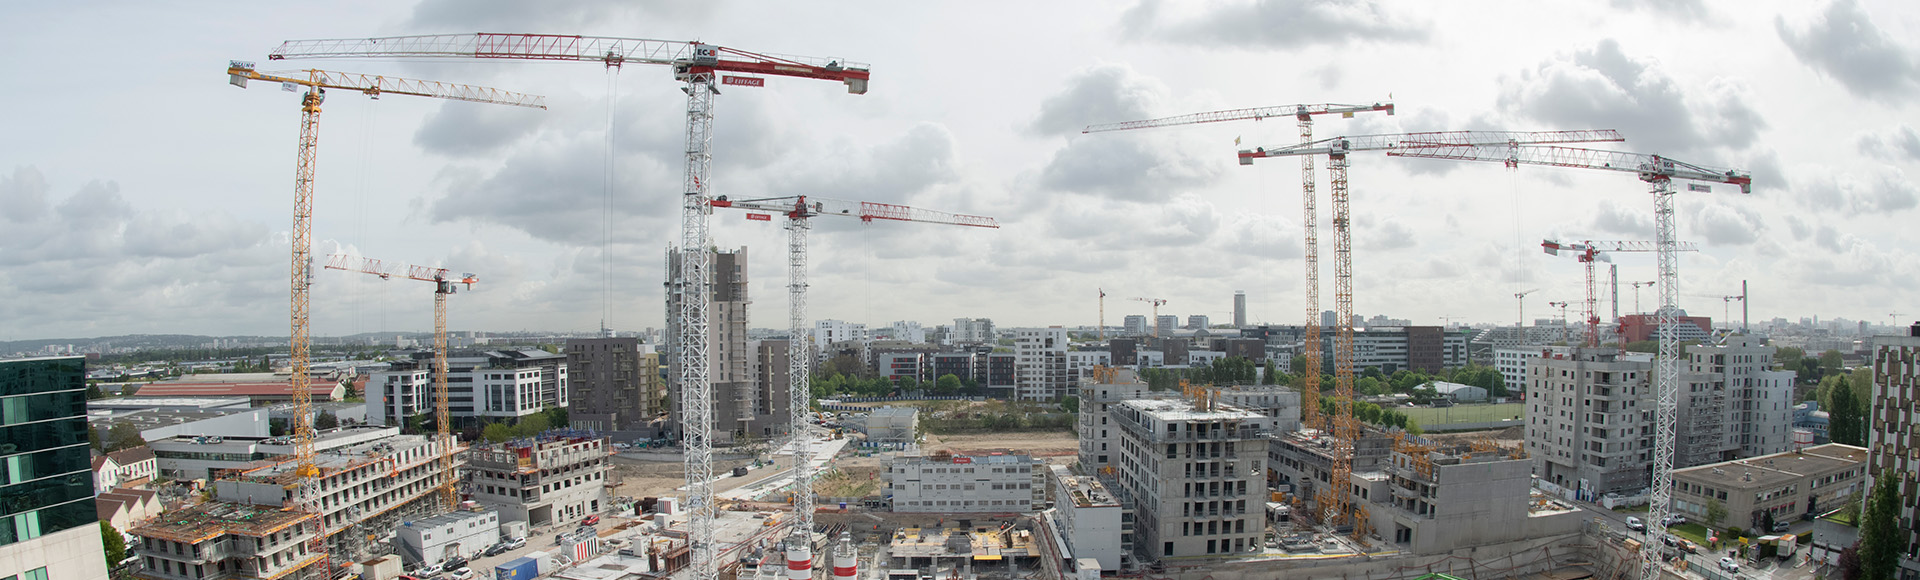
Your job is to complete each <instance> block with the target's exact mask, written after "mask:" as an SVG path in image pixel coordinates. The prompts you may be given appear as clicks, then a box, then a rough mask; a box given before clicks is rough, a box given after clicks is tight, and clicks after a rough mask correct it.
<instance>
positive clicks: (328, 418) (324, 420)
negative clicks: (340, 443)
mask: <svg viewBox="0 0 1920 580" xmlns="http://www.w3.org/2000/svg"><path fill="white" fill-rule="evenodd" d="M339 426H340V416H338V415H335V414H333V411H321V412H320V414H319V415H318V416H315V417H314V418H313V428H315V429H333V428H335V427H339Z"/></svg>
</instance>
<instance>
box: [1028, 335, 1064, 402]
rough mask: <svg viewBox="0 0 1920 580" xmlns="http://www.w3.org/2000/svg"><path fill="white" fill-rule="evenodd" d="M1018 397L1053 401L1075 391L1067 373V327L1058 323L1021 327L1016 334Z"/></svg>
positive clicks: (1029, 399)
mask: <svg viewBox="0 0 1920 580" xmlns="http://www.w3.org/2000/svg"><path fill="white" fill-rule="evenodd" d="M1013 355H1014V363H1013V364H1014V376H1013V381H1014V382H1013V389H1014V397H1015V398H1017V399H1019V400H1022V401H1053V400H1058V399H1059V398H1061V397H1064V396H1067V395H1069V394H1072V393H1071V392H1070V391H1069V389H1071V388H1073V385H1074V382H1073V376H1072V375H1071V374H1069V373H1068V372H1067V330H1066V329H1064V328H1061V327H1058V326H1050V327H1047V328H1036V329H1021V330H1019V331H1016V332H1015V333H1014V337H1013Z"/></svg>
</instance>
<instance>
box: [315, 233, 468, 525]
mask: <svg viewBox="0 0 1920 580" xmlns="http://www.w3.org/2000/svg"><path fill="white" fill-rule="evenodd" d="M327 268H329V269H333V270H346V271H348V272H360V273H363V274H372V275H375V276H379V277H380V279H382V280H386V279H391V278H393V277H395V276H398V277H401V278H406V279H408V280H419V281H421V282H432V283H433V284H434V286H433V414H434V416H435V418H436V421H435V422H436V424H437V425H438V427H439V433H438V437H439V439H440V444H441V446H442V449H446V450H449V452H448V453H445V454H442V455H441V457H440V469H441V478H440V499H441V502H442V504H443V505H445V506H446V509H449V510H451V509H453V507H454V504H456V503H458V501H457V500H458V498H456V497H454V484H453V482H454V481H455V480H456V479H458V478H457V477H456V474H455V473H454V472H453V453H451V450H452V449H453V448H454V447H455V444H454V440H453V433H452V415H450V414H449V409H448V408H447V296H450V295H452V294H454V292H455V291H456V290H458V289H457V288H455V287H454V284H464V285H466V287H467V289H468V290H472V289H473V285H474V284H475V283H477V282H479V281H480V278H479V277H478V276H474V275H473V274H461V275H460V277H459V278H454V277H453V276H451V275H449V274H448V272H447V269H446V268H431V267H427V266H407V267H406V271H405V272H400V271H397V269H395V270H389V269H388V268H387V267H386V264H385V263H383V262H381V261H380V260H376V259H373V258H355V257H354V256H349V255H347V254H334V255H332V256H328V257H327Z"/></svg>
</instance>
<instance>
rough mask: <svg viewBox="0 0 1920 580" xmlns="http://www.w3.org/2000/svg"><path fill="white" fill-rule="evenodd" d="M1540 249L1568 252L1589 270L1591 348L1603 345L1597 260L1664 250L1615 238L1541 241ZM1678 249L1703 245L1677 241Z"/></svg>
mask: <svg viewBox="0 0 1920 580" xmlns="http://www.w3.org/2000/svg"><path fill="white" fill-rule="evenodd" d="M1540 248H1541V249H1542V250H1544V251H1545V252H1546V253H1548V254H1551V255H1555V256H1560V255H1566V256H1569V257H1572V258H1574V259H1576V260H1579V261H1580V263H1581V264H1582V265H1584V266H1586V270H1587V312H1586V323H1587V336H1586V341H1587V342H1586V345H1587V348H1596V347H1599V346H1600V313H1599V311H1598V307H1599V300H1598V295H1597V294H1595V293H1594V284H1593V263H1594V262H1596V261H1600V262H1609V263H1611V262H1613V258H1612V257H1610V256H1608V254H1611V253H1613V252H1656V251H1659V249H1660V248H1659V244H1657V243H1655V242H1615V241H1606V242H1595V241H1591V240H1589V241H1584V242H1576V243H1568V244H1562V243H1560V242H1556V241H1553V240H1541V241H1540ZM1674 249H1675V251H1680V252H1692V251H1696V250H1698V249H1699V248H1697V247H1695V246H1694V245H1693V242H1676V243H1675V248H1674ZM1561 252H1567V253H1566V254H1561ZM1617 287H1618V286H1616V288H1617ZM1617 293H1618V292H1617V291H1616V294H1617ZM1616 298H1617V297H1616ZM1618 303H1619V301H1618V300H1615V304H1616V308H1615V309H1614V315H1613V317H1614V319H1615V320H1619V318H1620V312H1619V308H1618V307H1617V305H1618Z"/></svg>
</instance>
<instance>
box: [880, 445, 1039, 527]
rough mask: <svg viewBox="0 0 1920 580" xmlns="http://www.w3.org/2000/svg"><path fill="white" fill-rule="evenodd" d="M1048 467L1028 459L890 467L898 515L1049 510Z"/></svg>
mask: <svg viewBox="0 0 1920 580" xmlns="http://www.w3.org/2000/svg"><path fill="white" fill-rule="evenodd" d="M1045 469H1046V463H1045V462H1042V461H1040V460H1039V459H1035V458H1033V457H1031V456H1027V455H1008V454H1000V453H995V454H992V455H977V456H966V455H950V454H946V453H944V452H942V453H935V454H933V455H901V456H899V457H896V458H894V459H893V460H892V461H890V462H888V464H887V493H888V494H889V495H891V496H892V497H893V511H896V512H907V513H1007V512H1029V511H1039V510H1041V509H1045V508H1046V502H1047V483H1046V471H1045Z"/></svg>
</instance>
